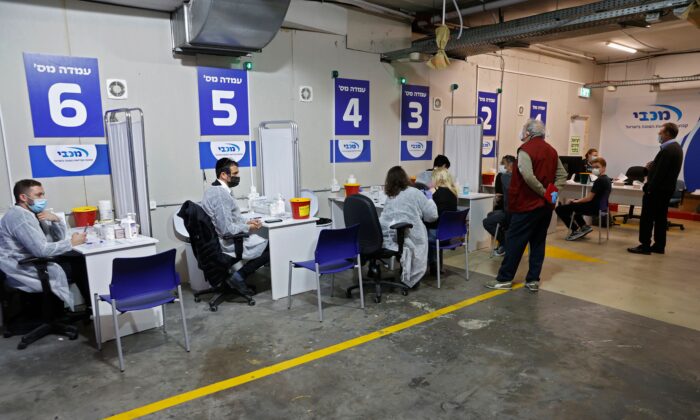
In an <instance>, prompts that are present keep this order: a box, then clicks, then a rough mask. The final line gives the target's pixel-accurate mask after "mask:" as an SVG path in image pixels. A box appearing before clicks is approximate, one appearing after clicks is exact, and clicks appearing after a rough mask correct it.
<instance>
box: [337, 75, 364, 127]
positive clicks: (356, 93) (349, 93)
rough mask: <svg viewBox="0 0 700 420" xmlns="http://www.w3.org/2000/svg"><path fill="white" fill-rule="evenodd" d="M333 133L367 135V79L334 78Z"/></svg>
mask: <svg viewBox="0 0 700 420" xmlns="http://www.w3.org/2000/svg"><path fill="white" fill-rule="evenodd" d="M335 134H336V135H339V136H367V135H369V80H356V79H340V78H338V79H335Z"/></svg>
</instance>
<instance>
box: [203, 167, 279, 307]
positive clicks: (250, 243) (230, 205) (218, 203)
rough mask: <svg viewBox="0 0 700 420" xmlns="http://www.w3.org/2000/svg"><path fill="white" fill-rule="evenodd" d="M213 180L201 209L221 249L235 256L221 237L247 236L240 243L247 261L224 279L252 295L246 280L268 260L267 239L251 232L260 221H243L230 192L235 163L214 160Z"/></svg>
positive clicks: (234, 182)
mask: <svg viewBox="0 0 700 420" xmlns="http://www.w3.org/2000/svg"><path fill="white" fill-rule="evenodd" d="M216 178H217V179H216V181H214V183H213V184H212V186H211V187H209V188H207V190H206V191H205V192H204V198H202V208H203V209H204V211H205V212H206V213H207V214H208V215H209V217H211V221H212V223H213V224H214V228H215V229H216V233H217V234H218V235H219V241H220V242H221V248H222V250H223V251H224V252H225V253H227V254H231V255H234V256H236V257H239V256H238V255H235V248H234V243H233V241H231V240H227V239H224V237H225V236H228V235H236V234H239V233H248V234H250V236H249V237H248V238H246V239H245V241H244V242H243V256H242V258H243V259H244V260H248V261H247V262H246V263H245V264H244V265H243V267H241V269H240V270H238V271H237V272H236V273H235V274H234V275H233V277H232V278H231V279H229V280H227V282H228V283H229V286H230V287H232V288H233V289H236V290H238V291H240V292H242V293H245V294H247V295H251V294H254V293H252V291H251V290H250V288H249V287H248V285H247V284H246V282H245V280H246V279H247V278H248V277H249V276H250V275H251V274H253V273H254V272H255V271H256V270H257V269H258V268H260V267H262V266H263V265H265V264H267V263H268V262H270V251H269V249H268V247H267V240H265V239H263V238H261V237H260V236H258V235H255V234H254V232H255V231H257V230H259V229H260V227H261V226H262V222H261V221H260V220H248V221H246V220H245V219H244V218H243V216H241V210H240V209H239V208H238V203H237V202H236V199H235V198H234V197H233V195H232V194H231V188H234V187H236V186H238V183H239V182H240V177H239V176H238V163H236V162H235V161H233V160H231V159H229V158H222V159H219V160H218V161H217V162H216Z"/></svg>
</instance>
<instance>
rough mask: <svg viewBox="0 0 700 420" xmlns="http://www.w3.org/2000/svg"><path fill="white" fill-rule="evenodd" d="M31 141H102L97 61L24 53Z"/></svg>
mask: <svg viewBox="0 0 700 420" xmlns="http://www.w3.org/2000/svg"><path fill="white" fill-rule="evenodd" d="M24 72H25V75H26V77H27V90H28V91H29V105H30V108H31V112H32V125H33V126H34V137H102V136H104V125H103V121H102V98H101V96H100V75H99V72H98V66H97V59H96V58H84V57H65V56H58V55H46V54H33V53H24Z"/></svg>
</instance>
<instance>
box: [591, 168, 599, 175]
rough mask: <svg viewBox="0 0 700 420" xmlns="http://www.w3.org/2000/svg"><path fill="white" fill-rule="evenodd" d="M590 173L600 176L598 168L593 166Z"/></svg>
mask: <svg viewBox="0 0 700 420" xmlns="http://www.w3.org/2000/svg"><path fill="white" fill-rule="evenodd" d="M591 173H592V174H593V175H595V176H600V168H593V169H592V170H591Z"/></svg>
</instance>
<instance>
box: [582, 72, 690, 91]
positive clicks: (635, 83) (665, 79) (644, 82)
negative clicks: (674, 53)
mask: <svg viewBox="0 0 700 420" xmlns="http://www.w3.org/2000/svg"><path fill="white" fill-rule="evenodd" d="M698 80H700V74H695V75H693V76H677V77H655V78H652V79H638V80H605V81H603V82H593V83H587V84H585V85H584V86H585V87H587V88H590V89H596V88H605V87H608V86H615V87H620V86H639V85H660V84H663V83H682V82H694V81H698Z"/></svg>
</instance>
